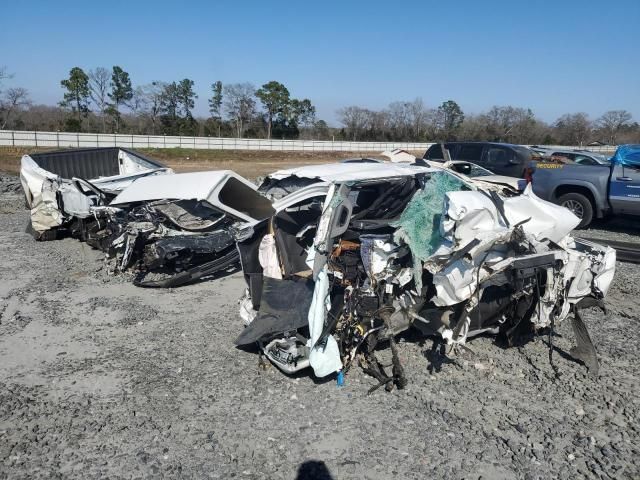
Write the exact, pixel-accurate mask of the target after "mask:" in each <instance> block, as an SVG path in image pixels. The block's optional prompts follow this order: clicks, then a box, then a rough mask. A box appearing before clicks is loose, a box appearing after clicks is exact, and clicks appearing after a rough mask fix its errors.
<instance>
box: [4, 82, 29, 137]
mask: <svg viewBox="0 0 640 480" xmlns="http://www.w3.org/2000/svg"><path fill="white" fill-rule="evenodd" d="M30 104H31V100H29V92H28V91H27V89H26V88H21V87H17V88H9V89H8V90H7V91H6V92H4V94H3V95H2V100H0V112H2V117H3V118H2V125H1V126H0V130H4V129H5V127H6V126H7V123H9V118H10V117H11V114H12V113H14V112H15V111H17V110H20V109H21V108H22V107H25V106H27V105H30Z"/></svg>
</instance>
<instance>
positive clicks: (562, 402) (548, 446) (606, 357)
mask: <svg viewBox="0 0 640 480" xmlns="http://www.w3.org/2000/svg"><path fill="white" fill-rule="evenodd" d="M0 180H1V181H0V187H1V188H0V192H2V193H0V258H1V260H0V261H1V262H2V264H1V265H2V267H1V268H0V358H2V362H0V478H12V479H13V478H27V477H28V478H98V477H111V478H142V477H149V476H163V477H171V478H174V477H175V478H178V477H205V478H230V477H239V478H260V479H262V478H285V479H292V478H334V479H343V478H367V479H387V478H392V477H398V478H453V479H455V478H459V479H462V478H465V479H477V478H498V479H500V478H522V479H534V478H562V479H565V478H566V479H569V478H571V479H574V478H639V477H640V431H639V429H640V426H639V422H638V420H639V419H640V400H639V395H638V393H639V391H640V386H639V385H640V383H639V381H640V363H639V362H638V358H639V356H640V337H639V336H638V335H637V330H636V328H638V327H640V324H639V314H638V309H637V305H638V303H637V299H638V297H639V296H640V271H639V269H638V266H634V265H630V264H622V263H618V273H617V276H616V280H615V282H614V285H613V287H612V289H611V291H610V294H609V297H608V302H607V304H608V307H609V311H608V314H607V315H606V316H603V315H602V314H601V313H599V312H598V311H596V310H593V311H588V312H587V313H586V318H585V321H586V323H587V325H588V327H589V330H590V332H591V336H592V338H593V340H594V343H595V345H596V348H597V349H598V354H599V359H600V364H601V369H600V376H599V378H598V379H592V378H590V377H589V376H588V375H587V372H586V369H585V368H584V367H583V366H581V365H579V364H577V363H575V362H574V361H572V360H571V358H570V357H569V356H568V354H567V353H566V352H568V350H569V348H570V346H571V345H572V341H573V335H572V334H571V332H570V325H569V323H568V322H567V323H564V324H561V325H560V326H559V328H558V336H557V337H556V339H555V344H556V346H557V348H558V350H557V351H556V353H555V354H554V361H555V364H556V366H557V367H558V370H559V372H560V378H559V379H556V378H555V376H554V373H553V370H552V368H551V366H550V364H549V361H548V351H549V349H548V345H547V343H546V338H543V337H538V338H537V339H536V340H535V341H533V342H531V343H528V344H526V345H524V346H523V347H521V348H512V349H503V348H502V347H500V346H499V345H497V344H496V343H495V341H494V339H492V338H491V337H480V338H476V339H474V340H472V341H471V342H470V344H469V347H470V349H471V350H472V351H473V354H467V356H465V357H459V358H456V359H454V360H449V361H447V362H441V361H440V359H439V358H433V357H432V356H431V355H430V353H429V351H430V349H431V345H432V341H431V340H430V339H426V340H424V339H420V338H419V337H417V336H414V335H407V336H406V337H405V338H403V339H402V340H401V343H400V354H401V358H402V360H403V363H404V366H405V369H406V373H407V377H408V378H409V381H410V383H409V385H408V387H407V388H406V389H405V390H402V391H393V392H392V393H386V392H385V391H384V390H382V389H380V390H378V391H376V392H375V393H374V394H372V395H369V396H368V395H367V390H368V389H369V387H371V386H372V385H374V383H375V382H374V380H373V379H371V378H369V377H367V376H365V375H364V374H362V373H361V372H360V371H359V370H358V369H353V370H352V371H351V372H350V374H349V375H348V376H347V378H346V386H345V387H343V388H336V384H335V381H333V380H329V381H320V380H317V379H313V378H312V377H310V376H308V375H306V374H305V375H299V376H298V377H294V378H290V377H286V376H285V375H283V374H281V373H280V372H279V371H277V370H276V369H275V368H273V367H272V368H268V369H267V370H266V371H262V370H260V369H259V368H258V357H257V355H256V353H255V350H252V349H248V350H241V349H237V348H235V347H234V346H233V339H234V338H235V337H236V336H237V334H238V333H239V332H240V330H241V328H242V326H241V321H240V320H239V318H238V315H237V299H238V297H239V296H240V294H241V292H242V289H243V282H242V278H241V276H240V274H238V273H235V274H233V275H230V276H227V277H225V278H221V279H217V280H214V281H209V282H203V283H200V284H196V285H191V286H186V287H182V288H178V289H169V290H149V289H138V288H136V287H134V286H133V285H131V284H130V283H128V281H127V280H126V279H124V278H120V277H111V276H109V275H108V273H107V272H106V269H104V268H102V258H101V254H100V253H98V252H96V251H93V250H91V249H90V248H89V247H87V246H86V245H83V244H81V243H79V242H77V241H74V240H70V239H65V240H60V241H54V242H35V241H33V240H32V239H31V237H30V236H29V235H27V234H25V233H24V227H25V225H26V224H27V220H28V213H27V212H26V211H25V210H24V206H23V200H22V197H21V192H20V190H19V188H17V189H16V188H12V187H11V185H14V186H15V185H16V179H15V177H12V178H10V177H1V178H0ZM603 232H604V233H603V235H612V238H616V236H617V235H619V232H617V231H613V232H609V233H607V232H606V231H604V230H603ZM629 236H630V237H633V238H636V239H637V237H636V235H635V234H634V233H631V234H629ZM430 366H431V367H433V368H429V367H430ZM430 370H431V372H430Z"/></svg>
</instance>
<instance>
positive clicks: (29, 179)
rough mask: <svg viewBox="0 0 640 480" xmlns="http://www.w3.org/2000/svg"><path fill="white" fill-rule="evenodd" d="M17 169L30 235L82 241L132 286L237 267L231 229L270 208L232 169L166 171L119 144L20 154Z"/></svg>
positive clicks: (171, 281) (174, 281) (169, 282)
mask: <svg viewBox="0 0 640 480" xmlns="http://www.w3.org/2000/svg"><path fill="white" fill-rule="evenodd" d="M20 175H21V180H22V184H23V188H24V191H25V196H26V199H27V203H28V205H29V206H30V208H31V226H32V231H33V234H34V236H35V237H36V239H38V240H51V239H54V238H60V237H62V236H65V235H70V236H72V237H75V238H78V239H80V240H82V241H85V242H87V243H88V244H89V245H91V246H93V247H95V248H98V249H100V250H103V251H104V252H106V254H107V259H108V263H109V264H110V265H111V267H110V270H111V271H113V272H114V273H115V272H123V271H132V272H134V274H135V278H134V283H135V284H136V285H139V286H146V287H171V286H178V285H182V284H184V283H188V282H191V281H194V280H197V279H200V278H202V277H205V276H209V275H212V274H214V273H217V272H220V271H224V270H227V269H229V268H231V267H235V266H237V265H238V260H239V257H238V252H237V249H236V246H235V239H234V236H233V232H232V230H233V229H234V228H237V227H238V226H240V225H251V224H253V223H256V222H257V221H259V220H262V219H264V218H266V217H269V216H271V215H272V214H273V210H272V206H271V203H270V202H269V201H267V200H266V199H265V198H263V197H262V196H261V195H260V194H258V193H257V192H256V187H255V186H254V185H253V184H252V183H250V182H248V181H247V180H245V179H244V178H242V177H240V176H238V175H236V174H235V173H233V172H230V171H214V172H198V173H191V174H173V171H172V170H171V169H168V168H165V167H164V166H162V165H161V164H160V163H158V162H156V161H155V160H151V159H149V158H147V157H144V156H142V155H140V154H139V153H137V152H134V151H131V150H127V149H122V148H99V149H81V150H64V151H60V152H50V153H44V154H34V155H31V156H25V157H23V159H22V169H21V174H20ZM87 179H88V180H87Z"/></svg>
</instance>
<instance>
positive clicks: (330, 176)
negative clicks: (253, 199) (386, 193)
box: [268, 163, 436, 182]
mask: <svg viewBox="0 0 640 480" xmlns="http://www.w3.org/2000/svg"><path fill="white" fill-rule="evenodd" d="M434 171H436V170H435V169H432V168H429V167H422V166H418V165H407V164H396V163H327V164H323V165H308V166H305V167H297V168H290V169H287V170H278V171H277V172H275V173H272V174H270V175H268V178H273V179H276V180H280V179H283V178H287V177H300V178H318V179H321V180H323V181H325V182H348V181H355V180H367V179H376V178H385V177H402V176H411V175H416V174H418V173H425V172H434Z"/></svg>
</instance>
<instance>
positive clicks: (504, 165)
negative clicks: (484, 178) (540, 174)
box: [480, 145, 523, 178]
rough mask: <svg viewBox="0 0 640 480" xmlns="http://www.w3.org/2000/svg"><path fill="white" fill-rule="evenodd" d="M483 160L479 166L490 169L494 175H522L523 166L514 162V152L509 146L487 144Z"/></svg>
mask: <svg viewBox="0 0 640 480" xmlns="http://www.w3.org/2000/svg"><path fill="white" fill-rule="evenodd" d="M483 158H484V162H483V163H481V164H480V166H482V167H484V168H487V169H489V170H491V171H492V172H493V173H495V174H496V175H506V176H509V177H518V178H520V177H521V176H522V170H523V167H522V166H521V165H519V164H517V163H514V162H516V154H515V152H514V151H513V150H511V149H510V148H507V147H504V146H502V145H489V146H488V147H487V148H486V152H485V155H484V157H483Z"/></svg>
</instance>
